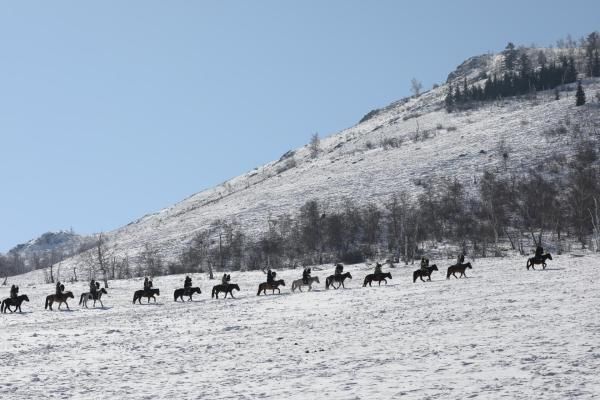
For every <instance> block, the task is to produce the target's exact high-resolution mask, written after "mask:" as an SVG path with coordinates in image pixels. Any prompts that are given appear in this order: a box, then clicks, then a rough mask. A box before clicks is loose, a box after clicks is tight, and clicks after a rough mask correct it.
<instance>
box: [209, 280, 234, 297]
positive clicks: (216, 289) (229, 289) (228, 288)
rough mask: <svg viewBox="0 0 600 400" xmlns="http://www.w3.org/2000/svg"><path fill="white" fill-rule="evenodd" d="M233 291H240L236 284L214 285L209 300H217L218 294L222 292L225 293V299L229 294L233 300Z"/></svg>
mask: <svg viewBox="0 0 600 400" xmlns="http://www.w3.org/2000/svg"><path fill="white" fill-rule="evenodd" d="M233 289H235V290H237V291H238V292H239V291H240V287H239V285H238V284H237V283H228V284H227V285H215V286H213V288H212V295H211V298H213V299H214V298H217V299H218V298H219V293H221V292H223V293H225V298H227V294H228V293H229V295H230V296H231V298H233V299H235V297H233Z"/></svg>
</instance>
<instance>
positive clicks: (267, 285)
mask: <svg viewBox="0 0 600 400" xmlns="http://www.w3.org/2000/svg"><path fill="white" fill-rule="evenodd" d="M279 286H285V282H284V281H283V279H280V280H278V281H273V282H263V283H261V284H260V285H258V292H257V293H256V295H257V296H260V292H263V294H264V295H266V294H267V290H272V293H271V294H275V290H277V292H278V293H281V289H279Z"/></svg>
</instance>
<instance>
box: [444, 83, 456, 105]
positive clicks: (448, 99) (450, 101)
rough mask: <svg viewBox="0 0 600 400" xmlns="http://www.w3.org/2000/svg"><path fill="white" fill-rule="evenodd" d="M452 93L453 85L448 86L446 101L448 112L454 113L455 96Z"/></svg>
mask: <svg viewBox="0 0 600 400" xmlns="http://www.w3.org/2000/svg"><path fill="white" fill-rule="evenodd" d="M452 92H453V90H452V85H448V94H446V98H445V99H444V104H445V105H446V111H448V112H452V110H453V109H454V95H453V93H452Z"/></svg>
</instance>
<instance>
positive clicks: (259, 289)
mask: <svg viewBox="0 0 600 400" xmlns="http://www.w3.org/2000/svg"><path fill="white" fill-rule="evenodd" d="M261 289H262V284H260V285H258V292H257V293H256V295H257V296H260V291H261Z"/></svg>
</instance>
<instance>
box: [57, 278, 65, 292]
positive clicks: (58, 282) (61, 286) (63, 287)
mask: <svg viewBox="0 0 600 400" xmlns="http://www.w3.org/2000/svg"><path fill="white" fill-rule="evenodd" d="M64 290H65V285H63V284H62V283H60V281H57V282H56V296H60V295H62V294H63V292H64Z"/></svg>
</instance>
